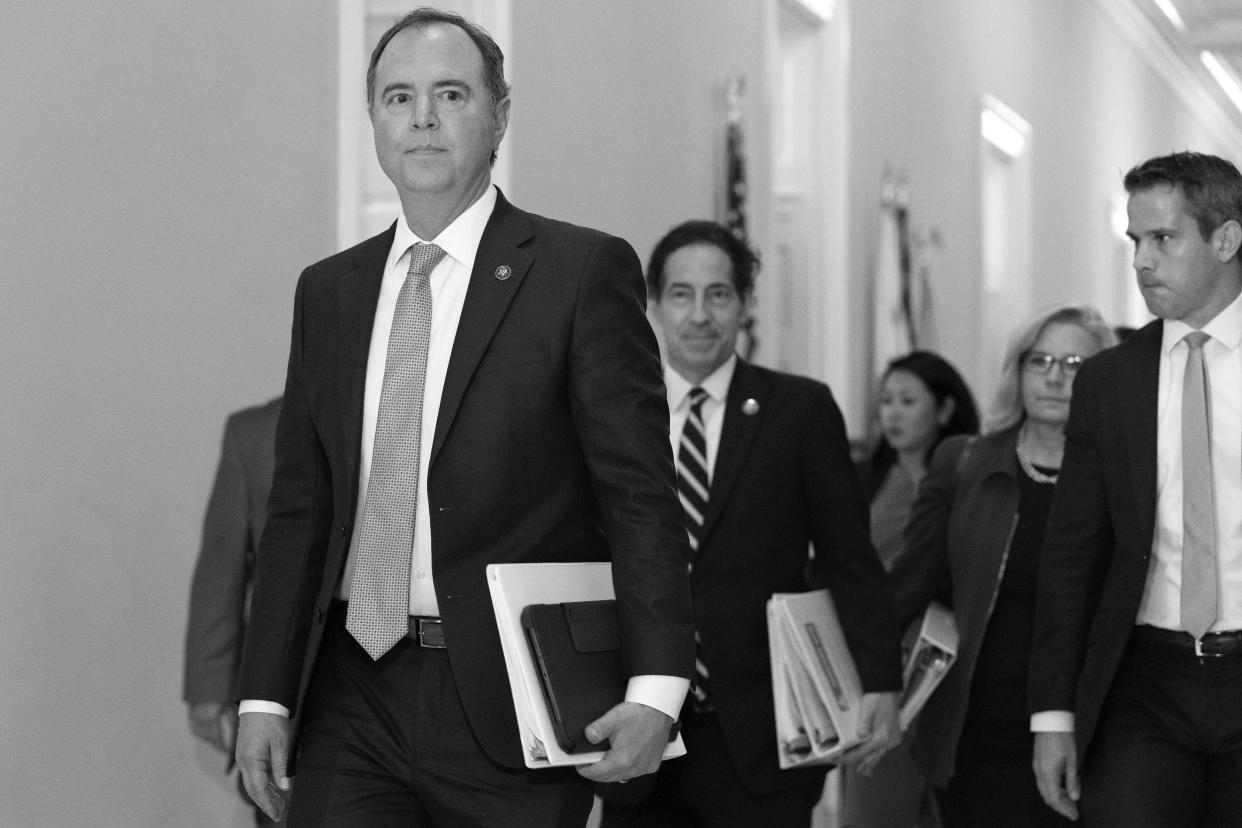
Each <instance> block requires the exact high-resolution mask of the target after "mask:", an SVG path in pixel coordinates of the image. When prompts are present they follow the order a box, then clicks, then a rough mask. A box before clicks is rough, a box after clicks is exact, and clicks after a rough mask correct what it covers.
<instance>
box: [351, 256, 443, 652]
mask: <svg viewBox="0 0 1242 828" xmlns="http://www.w3.org/2000/svg"><path fill="white" fill-rule="evenodd" d="M410 250H411V253H410V272H409V274H408V275H407V276H406V277H405V283H404V284H402V285H401V292H400V293H399V294H398V295H397V307H396V309H395V310H394V312H393V317H392V329H391V330H390V332H389V334H388V357H387V360H386V362H385V364H384V386H383V390H382V391H381V392H380V404H379V417H378V418H377V420H376V423H375V445H374V448H373V449H372V452H371V471H370V476H369V478H368V483H367V499H366V506H365V508H364V510H363V514H362V526H361V528H360V530H359V532H358V554H357V559H356V560H355V562H354V580H353V583H352V584H351V585H350V590H349V610H348V613H347V614H346V617H345V629H347V630H349V632H350V633H351V634H352V635H353V637H354V638H355V639H357V641H358V643H359V644H361V645H362V647H363V649H365V650H366V651H367V653H368V654H370V656H371V658H373V659H378V658H380V657H381V656H382V655H384V653H386V652H388V651H389V650H390V649H391V648H392V645H394V644H396V643H397V642H398V641H400V640H401V639H402V638H404V637H405V635H406V633H407V632H408V631H409V624H410V622H409V614H410V559H411V556H412V554H413V550H414V512H415V507H416V505H417V502H418V463H419V453H420V450H421V448H422V432H423V429H422V425H423V385H424V383H425V381H426V379H427V348H428V345H429V343H430V341H431V281H430V274H431V271H432V269H433V268H434V267H435V266H436V265H437V264H439V262H440V260H441V259H443V258H444V251H443V250H441V249H440V248H439V247H437V246H436V245H434V244H416V245H414V246H413V247H411V248H410Z"/></svg>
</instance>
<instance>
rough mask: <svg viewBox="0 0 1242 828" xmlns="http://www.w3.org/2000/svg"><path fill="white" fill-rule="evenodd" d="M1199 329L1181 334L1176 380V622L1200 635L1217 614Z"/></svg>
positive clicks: (1209, 455)
mask: <svg viewBox="0 0 1242 828" xmlns="http://www.w3.org/2000/svg"><path fill="white" fill-rule="evenodd" d="M1209 339H1211V337H1209V336H1208V335H1207V334H1205V333H1203V331H1193V332H1191V333H1188V334H1186V345H1187V347H1188V352H1187V354H1186V375H1185V377H1184V378H1183V380H1182V626H1183V627H1185V628H1186V632H1188V633H1190V634H1191V635H1193V636H1194V637H1195V638H1196V639H1199V638H1202V637H1203V634H1204V633H1205V632H1207V631H1208V630H1209V629H1210V628H1211V626H1212V623H1213V622H1214V621H1215V620H1216V615H1217V600H1218V598H1217V593H1218V590H1217V578H1216V501H1215V498H1214V496H1213V493H1212V443H1211V430H1210V428H1209V426H1210V423H1211V415H1210V413H1209V412H1210V408H1209V407H1208V399H1209V396H1208V390H1207V389H1208V376H1207V366H1206V365H1204V364H1203V346H1204V344H1205V343H1206V342H1207V341H1208V340H1209Z"/></svg>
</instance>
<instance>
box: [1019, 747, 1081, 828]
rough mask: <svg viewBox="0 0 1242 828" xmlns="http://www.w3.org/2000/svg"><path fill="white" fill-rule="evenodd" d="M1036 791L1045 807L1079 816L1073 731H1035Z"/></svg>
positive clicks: (1078, 790)
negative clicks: (1037, 787)
mask: <svg viewBox="0 0 1242 828" xmlns="http://www.w3.org/2000/svg"><path fill="white" fill-rule="evenodd" d="M1031 765H1032V767H1034V769H1035V783H1036V784H1037V785H1039V795H1040V796H1042V797H1043V798H1044V802H1047V803H1048V807H1049V808H1051V809H1052V810H1054V811H1056V812H1057V813H1058V814H1060V815H1061V816H1063V817H1065V818H1066V819H1078V799H1079V797H1081V796H1082V789H1081V787H1080V786H1079V784H1078V753H1077V749H1076V748H1075V746H1074V734H1073V733H1072V732H1066V731H1052V732H1045V733H1036V734H1035V753H1034V758H1033V759H1032V760H1031Z"/></svg>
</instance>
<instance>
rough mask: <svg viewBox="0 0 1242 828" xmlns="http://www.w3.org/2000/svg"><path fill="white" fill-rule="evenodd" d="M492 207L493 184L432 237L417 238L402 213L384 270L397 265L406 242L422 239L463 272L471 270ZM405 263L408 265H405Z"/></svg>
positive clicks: (414, 242) (494, 189) (494, 194)
mask: <svg viewBox="0 0 1242 828" xmlns="http://www.w3.org/2000/svg"><path fill="white" fill-rule="evenodd" d="M495 207H496V188H495V187H494V186H490V187H488V188H487V189H486V190H484V191H483V195H481V196H479V197H478V199H476V200H475V202H474V203H473V204H471V205H470V206H469V207H467V208H466V209H465V211H463V212H462V214H461V215H460V216H458V217H457V218H455V219H453V221H452V222H450V223H449V226H448V227H445V228H444V229H443V230H441V231H440V235H438V236H436V237H435V238H434V239H430V240H428V239H420V238H419V237H418V236H416V235H415V234H414V231H413V230H411V229H410V225H409V223H408V222H407V221H406V219H405V216H402V217H401V218H400V219H398V220H397V231H396V233H395V234H394V235H393V239H392V247H391V248H389V250H388V263H387V264H386V265H385V267H384V272H385V273H387V272H389V271H391V270H392V269H394V268H395V267H397V265H398V263H400V262H401V260H402V259H407V260H408V257H407V256H406V254H407V253H409V250H410V246H411V245H415V244H419V243H420V242H422V243H426V242H428V241H430V243H432V244H436V245H439V246H440V248H441V249H443V250H444V252H445V253H447V254H448V255H449V256H451V257H452V258H453V259H455V260H456V261H457V263H458V264H460V265H461V266H462V267H464V268H466V271H467V272H470V271H473V270H474V257H475V255H476V254H477V253H478V252H479V242H480V241H482V240H483V230H484V229H485V228H486V227H487V221H488V219H490V218H491V217H492V210H494V209H495ZM407 267H408V265H407Z"/></svg>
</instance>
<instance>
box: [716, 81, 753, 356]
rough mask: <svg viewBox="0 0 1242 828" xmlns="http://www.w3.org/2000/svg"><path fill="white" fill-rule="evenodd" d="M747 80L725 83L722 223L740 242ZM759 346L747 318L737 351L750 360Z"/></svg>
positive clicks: (743, 235)
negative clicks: (743, 109) (743, 128)
mask: <svg viewBox="0 0 1242 828" xmlns="http://www.w3.org/2000/svg"><path fill="white" fill-rule="evenodd" d="M745 90H746V79H745V78H744V77H743V76H742V75H733V76H732V77H730V78H729V80H728V81H727V82H726V84H725V180H724V217H723V218H722V219H721V222H720V223H721V224H723V225H724V226H725V227H727V228H728V229H729V232H730V233H732V234H733V235H734V236H736V237H737V238H739V239H741V240H742V241H743V242H746V241H748V239H747V232H746V195H747V193H746V156H745V153H744V149H745V147H744V144H743V141H742V93H743V92H744V91H745ZM758 347H759V337H758V336H756V334H755V316H754V314H751V315H750V316H749V317H747V319H746V323H745V325H744V326H743V329H742V337H741V339H740V341H739V342H738V345H737V349H738V352H739V353H740V354H741V355H742V356H743V357H744V358H745V359H747V360H750V359H753V358H754V356H755V350H756V349H757V348H758Z"/></svg>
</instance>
